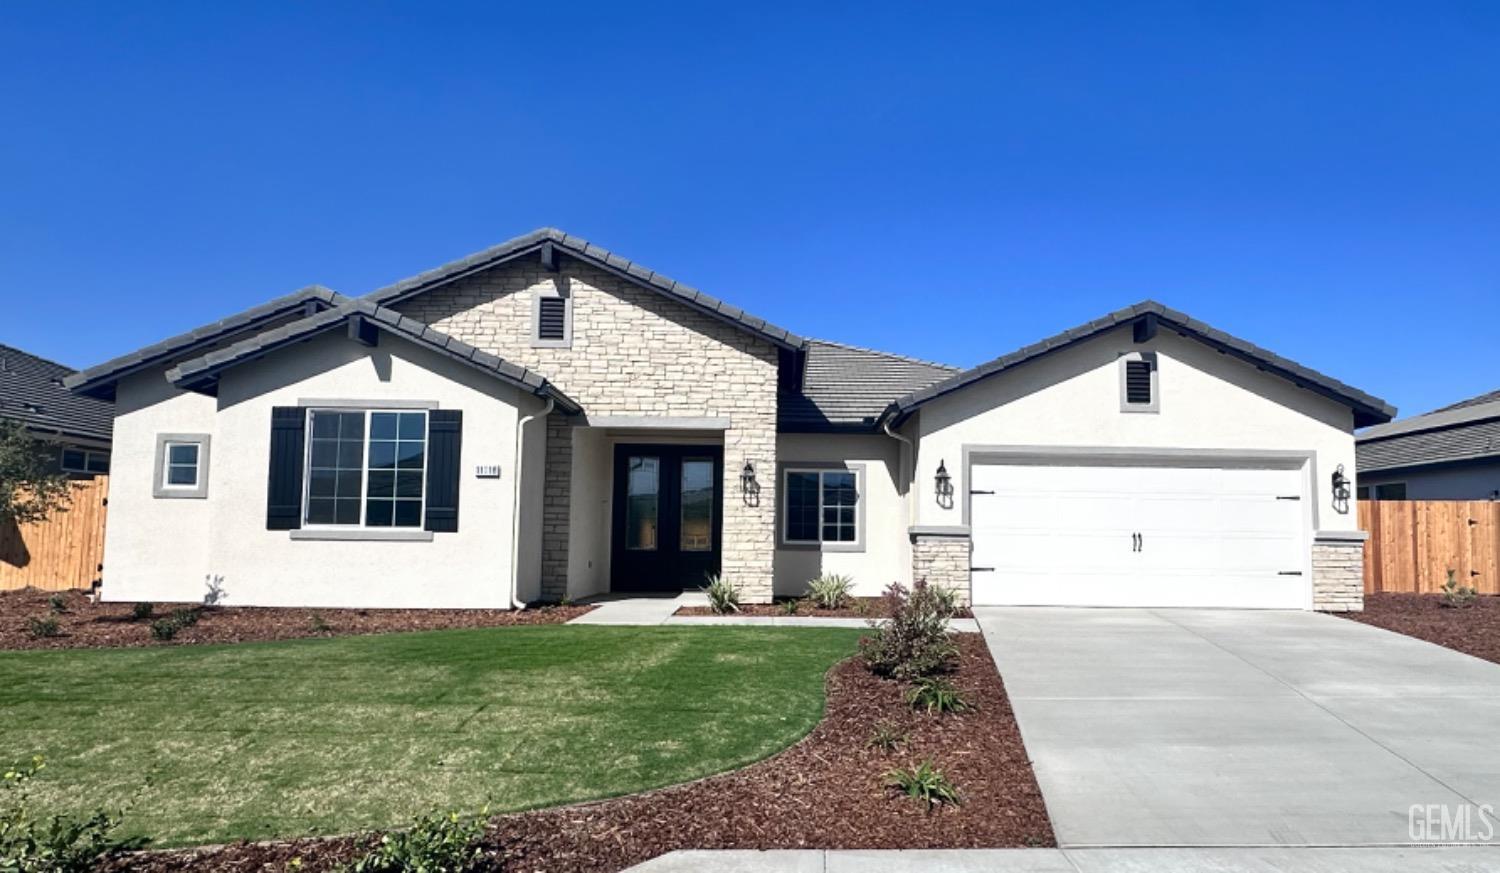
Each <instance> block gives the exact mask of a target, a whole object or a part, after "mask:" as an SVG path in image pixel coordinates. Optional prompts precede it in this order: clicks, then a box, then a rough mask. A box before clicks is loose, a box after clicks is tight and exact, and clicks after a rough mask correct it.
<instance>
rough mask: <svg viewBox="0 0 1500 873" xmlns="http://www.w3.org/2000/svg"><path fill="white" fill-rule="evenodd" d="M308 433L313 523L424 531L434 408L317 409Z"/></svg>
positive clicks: (306, 497)
mask: <svg viewBox="0 0 1500 873" xmlns="http://www.w3.org/2000/svg"><path fill="white" fill-rule="evenodd" d="M307 436H308V439H307V458H306V464H305V465H304V466H303V469H304V471H305V472H304V475H303V485H302V521H303V524H304V525H305V526H307V527H310V528H318V527H338V528H417V529H421V527H422V522H423V511H424V504H425V498H426V493H425V492H426V488H427V413H426V411H424V410H410V409H309V410H308V411H307Z"/></svg>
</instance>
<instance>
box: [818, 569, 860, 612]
mask: <svg viewBox="0 0 1500 873" xmlns="http://www.w3.org/2000/svg"><path fill="white" fill-rule="evenodd" d="M853 587H854V580H853V579H851V578H849V577H848V576H840V575H838V574H837V573H824V574H823V575H821V576H819V577H818V578H816V579H814V580H812V581H811V582H809V583H807V593H808V596H809V597H811V598H812V602H813V603H814V605H816V606H818V607H820V608H822V609H838V608H839V607H841V606H843V605H844V604H845V603H847V602H848V601H849V589H851V588H853Z"/></svg>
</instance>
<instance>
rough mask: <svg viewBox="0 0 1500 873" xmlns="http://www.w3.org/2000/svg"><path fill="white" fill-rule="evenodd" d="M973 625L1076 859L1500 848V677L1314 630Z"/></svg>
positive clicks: (1037, 619)
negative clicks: (1225, 849) (1489, 810)
mask: <svg viewBox="0 0 1500 873" xmlns="http://www.w3.org/2000/svg"><path fill="white" fill-rule="evenodd" d="M974 612H975V615H976V617H977V618H978V620H979V624H980V627H981V629H982V631H983V633H984V636H985V640H986V642H987V643H988V645H989V648H990V652H991V654H992V655H993V656H994V659H995V663H996V664H997V665H998V667H999V669H1000V673H1001V675H1002V676H1003V677H1004V679H1005V685H1006V689H1007V690H1008V691H1009V693H1010V699H1011V703H1012V705H1013V706H1014V708H1015V711H1016V717H1017V721H1018V723H1019V725H1020V728H1021V734H1022V737H1023V738H1024V740H1025V742H1026V748H1027V750H1028V752H1029V753H1030V755H1031V757H1032V760H1033V761H1034V764H1035V769H1036V775H1037V781H1038V783H1039V784H1040V785H1041V789H1042V794H1043V796H1044V798H1045V799H1046V803H1047V809H1048V812H1049V813H1050V814H1051V817H1052V825H1053V828H1054V829H1055V831H1056V834H1057V838H1058V842H1059V844H1060V845H1061V846H1063V847H1064V848H1065V849H1066V848H1073V847H1089V846H1111V847H1121V846H1200V847H1201V846H1391V845H1400V844H1410V843H1413V842H1427V841H1428V840H1426V839H1424V837H1426V836H1428V834H1424V833H1422V832H1421V829H1423V828H1427V829H1428V830H1429V832H1431V831H1438V833H1435V834H1432V836H1435V837H1437V838H1439V839H1444V840H1446V841H1451V842H1463V841H1475V840H1495V841H1497V842H1500V833H1493V829H1490V830H1491V832H1490V833H1488V834H1487V833H1486V825H1485V820H1484V819H1483V818H1482V817H1481V816H1480V814H1479V809H1480V807H1481V805H1484V804H1489V805H1492V806H1495V807H1500V740H1497V733H1496V726H1497V725H1500V665H1495V664H1490V663H1488V662H1485V661H1480V660H1478V659H1475V658H1471V657H1469V656H1467V655H1462V654H1459V653H1457V652H1453V651H1450V650H1448V649H1444V648H1440V647H1438V646H1434V645H1431V644H1429V643H1425V642H1422V641H1420V640H1415V639H1412V638H1410V637H1404V636H1401V635H1398V634H1394V633H1390V632H1387V631H1383V630H1380V629H1377V628H1373V627H1369V626H1367V625H1362V624H1358V623H1355V622H1352V621H1347V620H1344V619H1340V618H1335V617H1332V616H1326V615H1319V614H1316V613H1308V612H1280V611H1275V612H1256V611H1216V610H1144V609H1139V610H1132V609H1048V608H993V607H991V608H983V607H981V608H976V609H975V610H974ZM1430 804H1435V805H1437V806H1436V807H1432V808H1431V809H1432V810H1434V811H1435V814H1436V815H1438V816H1441V815H1443V811H1444V810H1446V813H1447V815H1448V817H1449V819H1450V820H1453V821H1460V820H1462V818H1463V817H1464V816H1468V817H1469V820H1470V821H1471V823H1472V828H1471V829H1470V831H1469V833H1467V834H1465V833H1462V832H1456V834H1455V833H1451V832H1450V833H1449V834H1444V833H1441V826H1440V825H1438V824H1437V823H1435V822H1430V820H1428V821H1426V822H1425V823H1424V821H1423V820H1419V821H1418V822H1417V827H1418V829H1419V830H1418V831H1417V832H1416V833H1414V832H1413V830H1412V821H1411V811H1412V808H1413V807H1414V806H1415V807H1420V808H1422V811H1423V813H1424V814H1423V815H1419V819H1430V817H1428V816H1426V815H1425V813H1426V811H1427V810H1428V809H1429V807H1428V805H1430ZM1489 820H1490V821H1492V822H1493V821H1494V818H1493V816H1491V818H1490V819H1489ZM1455 835H1456V836H1457V839H1456V840H1455V839H1452V837H1453V836H1455ZM1491 848H1494V846H1492V847H1491ZM1497 866H1500V858H1497Z"/></svg>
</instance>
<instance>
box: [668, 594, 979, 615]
mask: <svg viewBox="0 0 1500 873" xmlns="http://www.w3.org/2000/svg"><path fill="white" fill-rule="evenodd" d="M786 602H787V601H786V599H781V600H778V601H777V602H775V603H742V604H740V609H739V611H738V612H736V613H734V615H754V616H762V617H768V618H769V617H775V618H884V617H885V616H886V614H887V613H888V612H889V610H890V607H889V606H888V605H887V604H886V602H885V599H884V598H881V597H855V598H853V599H852V605H850V606H845V607H841V608H839V609H823V608H821V607H818V606H814V605H813V602H812V601H811V600H808V599H806V598H798V599H797V600H796V603H797V611H796V612H787V611H786V609H785V607H783V606H782V604H783V603H786ZM717 614H718V613H716V612H714V611H713V610H712V609H711V608H709V607H707V606H682V607H679V608H678V609H677V611H676V612H675V613H673V615H717ZM953 617H954V618H973V617H974V614H973V613H972V612H970V611H969V608H968V607H966V606H965V607H960V608H959V609H958V610H957V611H956V612H954V613H953Z"/></svg>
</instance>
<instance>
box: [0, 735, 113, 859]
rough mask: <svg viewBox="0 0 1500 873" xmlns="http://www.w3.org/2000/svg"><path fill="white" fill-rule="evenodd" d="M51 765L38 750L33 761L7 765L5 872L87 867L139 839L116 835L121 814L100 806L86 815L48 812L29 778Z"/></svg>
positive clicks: (0, 811) (0, 812) (2, 792)
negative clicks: (34, 802) (39, 807)
mask: <svg viewBox="0 0 1500 873" xmlns="http://www.w3.org/2000/svg"><path fill="white" fill-rule="evenodd" d="M46 766H47V763H46V761H45V760H43V759H42V758H41V757H40V756H38V757H36V758H33V759H32V762H31V764H30V765H29V766H26V767H12V768H10V769H8V770H6V771H5V780H4V784H3V786H0V870H3V871H5V873H86V871H89V870H93V869H95V868H96V866H97V865H98V863H99V862H100V861H101V860H103V859H104V858H106V857H107V856H109V855H110V854H113V853H114V852H116V851H119V850H123V849H129V848H135V847H138V846H139V845H140V841H139V840H136V841H130V842H126V841H122V840H118V839H116V838H115V837H114V836H113V833H114V831H115V830H116V829H117V828H118V827H119V825H120V819H119V816H118V815H117V814H113V813H109V812H106V811H105V810H103V809H96V810H94V812H93V813H91V814H90V815H89V816H88V817H87V818H83V819H74V818H70V817H68V816H61V815H54V816H51V817H46V818H44V817H43V816H41V815H39V814H38V813H37V812H36V811H35V810H34V809H32V806H31V797H30V784H31V781H32V780H33V779H35V778H36V776H37V774H39V773H40V772H42V770H44V769H45V768H46Z"/></svg>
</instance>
